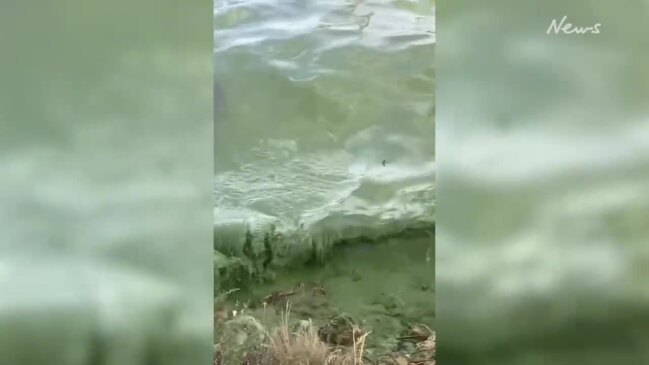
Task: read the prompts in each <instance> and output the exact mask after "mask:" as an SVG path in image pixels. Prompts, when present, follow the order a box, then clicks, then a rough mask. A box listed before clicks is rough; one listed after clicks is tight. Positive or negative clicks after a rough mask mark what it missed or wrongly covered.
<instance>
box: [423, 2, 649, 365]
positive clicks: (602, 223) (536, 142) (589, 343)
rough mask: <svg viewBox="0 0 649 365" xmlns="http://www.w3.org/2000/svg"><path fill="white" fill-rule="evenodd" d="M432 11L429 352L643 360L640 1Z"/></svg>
mask: <svg viewBox="0 0 649 365" xmlns="http://www.w3.org/2000/svg"><path fill="white" fill-rule="evenodd" d="M437 16H438V18H437V21H438V24H439V28H438V40H439V47H438V50H437V56H438V57H437V59H436V67H437V72H438V89H437V100H438V108H437V129H436V135H437V153H436V156H437V163H438V176H437V178H438V184H439V186H438V207H437V212H438V214H437V253H436V260H437V302H436V303H437V311H438V317H437V318H438V322H437V325H438V332H439V333H438V339H439V341H438V362H439V363H440V364H454V365H461V364H499V365H504V364H523V365H527V364H581V363H583V364H646V363H649V285H647V283H648V282H649V270H648V269H647V267H648V266H647V263H649V246H648V245H647V239H648V237H649V227H648V225H647V223H649V189H648V187H649V83H648V81H649V68H648V67H647V65H648V64H649V40H648V39H647V37H646V34H649V3H647V2H646V1H627V2H625V3H624V5H623V6H622V4H621V3H616V2H612V1H571V2H566V1H544V2H542V3H540V2H537V3H531V2H517V1H503V0H499V1H490V2H484V3H481V2H477V1H461V0H460V1H448V2H440V4H439V6H438V9H437ZM563 16H567V22H570V23H572V24H573V25H574V26H583V27H587V26H592V25H593V24H595V23H601V28H600V30H601V33H600V34H581V35H579V34H560V35H555V34H546V32H547V30H548V27H549V26H550V24H551V22H552V20H553V19H557V21H561V18H562V17H563Z"/></svg>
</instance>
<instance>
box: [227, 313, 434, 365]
mask: <svg viewBox="0 0 649 365" xmlns="http://www.w3.org/2000/svg"><path fill="white" fill-rule="evenodd" d="M289 314H290V310H289V305H288V303H287V306H286V310H285V311H284V313H283V314H282V319H281V323H280V324H279V325H278V326H277V327H275V328H274V330H273V331H272V332H271V333H270V335H269V336H268V337H267V338H266V340H265V341H264V343H263V344H261V346H259V347H256V349H254V350H252V351H248V352H247V353H246V354H245V356H244V357H243V358H242V359H241V362H240V364H241V365H369V363H370V362H367V361H366V360H365V358H364V352H365V339H366V338H367V336H368V335H369V334H370V333H369V332H362V331H360V330H359V332H358V333H359V335H358V336H356V335H355V334H354V338H353V342H352V344H351V346H333V345H328V344H327V343H325V342H323V341H322V340H321V339H320V336H319V335H318V332H317V329H316V328H315V327H314V326H313V324H312V323H311V321H308V322H307V321H303V322H301V324H300V325H298V326H291V325H289ZM424 330H426V331H424ZM353 332H356V331H353ZM420 332H421V333H420ZM424 332H425V334H427V335H428V337H423V334H424ZM407 337H408V338H410V337H413V339H414V338H415V337H416V340H417V341H416V342H417V345H416V350H415V351H414V352H412V353H410V354H409V355H407V356H408V357H405V356H404V355H405V354H396V353H395V354H392V355H390V356H389V358H387V359H384V361H378V362H374V361H371V363H372V364H384V365H388V364H389V365H435V334H434V332H432V331H430V329H429V328H427V327H425V328H424V327H422V326H418V327H414V328H413V331H412V332H411V335H410V336H407ZM223 360H224V359H222V356H221V351H220V348H219V347H218V346H217V348H216V353H215V359H214V364H215V365H239V363H237V364H224V363H223Z"/></svg>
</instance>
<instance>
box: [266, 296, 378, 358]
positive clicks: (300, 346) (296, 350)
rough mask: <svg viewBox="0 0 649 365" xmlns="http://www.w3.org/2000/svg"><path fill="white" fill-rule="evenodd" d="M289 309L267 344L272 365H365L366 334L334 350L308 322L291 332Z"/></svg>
mask: <svg viewBox="0 0 649 365" xmlns="http://www.w3.org/2000/svg"><path fill="white" fill-rule="evenodd" d="M288 317H289V309H288V306H287V309H286V312H285V313H284V315H283V318H282V324H281V325H280V326H279V327H278V328H276V330H275V332H274V333H273V334H272V335H271V336H270V338H269V341H268V354H269V355H270V359H271V362H270V364H271V365H363V350H364V347H365V338H366V337H367V335H368V334H369V333H364V334H363V335H361V336H359V338H358V339H354V345H353V346H352V347H351V348H348V347H331V346H329V345H327V344H326V343H324V342H322V341H321V340H320V337H319V336H318V333H317V331H316V329H315V327H314V326H313V325H311V323H310V322H309V325H308V326H305V327H303V328H298V329H297V330H296V331H291V330H290V327H289V324H288Z"/></svg>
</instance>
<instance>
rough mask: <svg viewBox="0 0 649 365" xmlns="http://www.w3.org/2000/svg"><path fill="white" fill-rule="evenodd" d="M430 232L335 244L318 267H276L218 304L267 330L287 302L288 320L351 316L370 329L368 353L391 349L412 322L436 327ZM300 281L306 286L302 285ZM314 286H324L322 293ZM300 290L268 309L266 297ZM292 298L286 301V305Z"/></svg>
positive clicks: (315, 320) (318, 321)
mask: <svg viewBox="0 0 649 365" xmlns="http://www.w3.org/2000/svg"><path fill="white" fill-rule="evenodd" d="M431 235H432V232H431V234H430V235H423V236H421V235H420V236H419V237H411V238H409V239H404V238H395V239H389V240H386V241H385V242H381V243H357V244H350V245H345V246H339V247H337V248H335V249H334V250H333V252H332V255H331V257H330V259H329V260H327V261H326V262H325V263H323V264H322V265H320V266H307V267H304V268H302V269H297V270H295V269H293V270H286V271H278V272H277V273H276V275H275V277H274V280H272V281H269V282H267V283H263V284H256V285H252V286H249V287H246V288H242V289H241V290H239V291H237V292H235V293H233V294H232V295H231V296H230V297H229V298H228V300H227V303H226V304H225V305H222V306H220V307H219V308H224V307H225V308H229V310H232V309H235V308H236V309H238V310H241V309H243V308H244V306H246V305H247V306H249V309H244V311H245V313H247V314H252V315H253V316H255V317H256V318H259V319H261V320H262V323H264V324H265V325H266V326H268V327H269V328H272V326H273V325H276V324H278V323H279V321H281V320H282V314H283V313H284V312H285V310H286V305H287V304H288V309H289V313H290V314H289V319H290V322H291V323H292V322H294V321H297V320H300V319H307V320H308V319H311V320H312V321H313V323H314V324H315V325H316V326H319V325H322V324H323V323H325V322H326V321H327V320H328V319H329V318H330V317H331V316H333V315H339V314H341V313H345V314H348V315H350V316H351V317H352V318H354V319H355V320H356V321H358V322H359V324H360V325H361V326H362V327H363V328H364V329H365V330H368V331H371V333H370V335H369V336H368V337H367V342H366V344H367V347H368V349H369V352H368V353H367V354H368V355H372V354H378V353H387V352H390V351H393V350H395V349H396V348H397V347H398V346H399V344H398V340H397V337H398V336H400V335H404V334H405V333H406V332H407V330H408V326H409V325H411V324H425V325H427V326H429V327H430V328H434V322H435V306H434V301H435V287H434V281H435V260H434V257H433V255H434V241H433V240H432V239H431ZM300 284H303V285H304V287H305V288H304V289H299V288H300ZM312 287H318V288H322V289H323V291H322V292H315V291H313V288H312ZM290 291H296V292H297V293H296V294H295V295H292V296H290V297H288V298H287V300H285V301H278V302H277V303H272V304H269V305H268V306H267V307H265V308H264V306H263V305H261V304H260V303H262V302H263V301H264V298H265V297H267V296H268V295H270V294H272V293H276V292H290ZM287 302H288V303H287Z"/></svg>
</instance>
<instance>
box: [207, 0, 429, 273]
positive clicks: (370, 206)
mask: <svg viewBox="0 0 649 365" xmlns="http://www.w3.org/2000/svg"><path fill="white" fill-rule="evenodd" d="M433 13H434V12H433V5H432V3H429V2H426V1H415V2H407V1H368V2H363V1H355V2H346V1H339V0H336V1H291V2H279V1H217V2H216V4H215V24H216V25H215V26H216V30H215V69H216V76H215V77H216V85H217V86H215V89H216V90H218V91H217V93H216V95H217V100H216V105H217V115H216V122H215V151H214V160H215V184H214V186H215V199H216V208H215V245H216V247H217V248H219V249H220V250H223V251H227V252H233V253H239V254H240V253H241V252H240V251H241V247H242V246H243V243H244V241H245V233H246V231H248V230H249V231H251V232H252V233H253V240H254V243H253V246H255V247H257V248H259V249H261V245H262V240H263V235H264V234H265V233H268V232H271V231H272V232H275V233H273V234H274V235H275V236H277V237H281V238H278V239H277V241H276V242H275V243H274V245H275V246H277V247H278V251H280V250H281V251H282V252H281V253H279V254H278V260H280V261H281V260H282V259H285V260H290V259H291V258H293V257H296V256H299V255H300V253H301V251H302V250H310V249H311V242H312V241H313V240H315V241H316V242H317V244H318V245H322V246H329V245H330V244H332V243H333V242H336V241H338V240H341V239H348V238H354V237H359V236H371V237H379V236H382V235H387V234H392V233H395V232H398V231H401V230H403V229H406V228H411V227H415V226H430V225H431V224H432V222H433V214H434V186H433V180H434V163H433V161H434V143H433V140H434V122H433V120H432V116H433V111H434V107H433V105H434V93H433V91H434V68H433V64H432V57H433V52H434V47H433V45H434V40H435V39H434V20H433V19H434V18H433V15H434V14H433ZM325 250H326V248H325Z"/></svg>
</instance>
